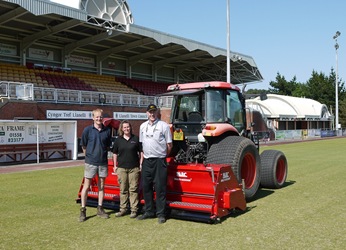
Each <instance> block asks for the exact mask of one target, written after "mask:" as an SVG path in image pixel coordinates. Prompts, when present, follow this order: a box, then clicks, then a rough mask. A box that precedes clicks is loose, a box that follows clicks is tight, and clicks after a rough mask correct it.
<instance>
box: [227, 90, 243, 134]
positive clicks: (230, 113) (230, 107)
mask: <svg viewBox="0 0 346 250" xmlns="http://www.w3.org/2000/svg"><path fill="white" fill-rule="evenodd" d="M226 102H227V105H226V107H227V119H228V120H229V121H230V123H231V124H232V125H233V126H234V127H235V128H236V129H237V130H238V132H241V131H242V130H243V129H244V109H243V107H242V103H241V100H240V97H239V94H238V92H236V91H228V93H227V95H226Z"/></svg>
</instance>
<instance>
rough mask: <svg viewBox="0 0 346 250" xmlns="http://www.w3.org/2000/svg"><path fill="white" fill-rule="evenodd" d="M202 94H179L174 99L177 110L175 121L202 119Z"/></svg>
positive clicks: (203, 112) (198, 120) (197, 120)
mask: <svg viewBox="0 0 346 250" xmlns="http://www.w3.org/2000/svg"><path fill="white" fill-rule="evenodd" d="M203 103H204V95H203V94H202V93H201V92H199V94H198V95H181V96H178V97H177V99H176V104H177V110H176V113H175V117H174V120H175V121H176V122H179V121H181V122H192V123H194V122H197V123H200V122H201V121H204V114H205V111H204V106H203Z"/></svg>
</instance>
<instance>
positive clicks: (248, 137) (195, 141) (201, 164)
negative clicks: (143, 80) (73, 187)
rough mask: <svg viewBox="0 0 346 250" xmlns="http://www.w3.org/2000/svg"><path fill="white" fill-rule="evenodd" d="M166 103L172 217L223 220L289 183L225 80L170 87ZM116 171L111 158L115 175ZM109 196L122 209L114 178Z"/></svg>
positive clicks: (277, 156)
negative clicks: (263, 193) (264, 190)
mask: <svg viewBox="0 0 346 250" xmlns="http://www.w3.org/2000/svg"><path fill="white" fill-rule="evenodd" d="M161 100H166V101H167V100H170V102H171V103H172V105H171V108H169V109H166V110H165V109H164V108H162V109H161V112H162V115H163V117H164V116H165V117H169V121H167V122H169V124H170V125H171V131H172V134H173V150H172V152H171V155H170V156H169V157H167V162H168V181H167V206H168V208H169V209H168V211H169V213H170V214H169V215H170V217H173V218H181V219H187V220H194V221H203V222H213V221H219V220H220V219H221V218H222V217H225V216H227V215H229V214H230V213H231V212H232V211H233V210H236V209H239V210H245V209H246V200H248V199H251V198H253V197H254V196H255V194H256V192H257V191H258V189H259V187H260V186H261V187H264V188H281V187H282V186H283V185H284V183H285V181H286V177H287V171H288V170H287V159H286V157H285V155H284V154H283V153H282V152H280V151H277V150H265V151H263V152H262V153H261V155H259V143H258V139H257V136H256V134H255V133H252V132H251V126H252V125H253V124H251V122H247V120H249V119H251V112H250V111H249V110H247V109H246V107H245V98H244V96H243V95H242V93H241V91H240V89H239V88H238V87H237V86H235V85H232V84H229V83H226V82H198V83H186V84H176V85H171V86H169V87H168V92H167V93H165V94H164V95H162V96H161ZM167 110H168V111H169V115H167V114H166V113H165V112H166V111H167ZM112 168H113V162H112V161H111V160H110V161H109V170H110V171H109V172H110V173H112ZM81 188H82V186H81ZM80 191H81V189H80ZM105 193H106V195H105V203H106V204H107V203H108V205H109V206H108V207H109V208H117V205H118V203H119V186H118V183H117V180H116V176H115V175H111V176H109V177H107V178H106V187H105ZM79 197H80V192H79ZM93 201H95V202H96V201H97V186H96V185H94V186H92V187H91V190H90V192H89V195H88V202H89V204H91V203H93ZM141 203H142V204H144V201H143V200H142V201H141ZM106 204H105V205H104V206H105V207H107V205H106ZM92 205H95V203H94V204H92ZM96 205H97V204H96Z"/></svg>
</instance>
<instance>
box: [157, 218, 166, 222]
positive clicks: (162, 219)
mask: <svg viewBox="0 0 346 250" xmlns="http://www.w3.org/2000/svg"><path fill="white" fill-rule="evenodd" d="M157 222H158V223H159V224H163V223H165V222H166V218H165V217H158V219H157Z"/></svg>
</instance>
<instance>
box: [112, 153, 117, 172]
mask: <svg viewBox="0 0 346 250" xmlns="http://www.w3.org/2000/svg"><path fill="white" fill-rule="evenodd" d="M113 164H114V167H113V172H114V173H116V172H117V168H118V165H117V164H118V155H117V154H115V153H113Z"/></svg>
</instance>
